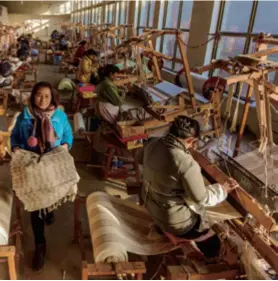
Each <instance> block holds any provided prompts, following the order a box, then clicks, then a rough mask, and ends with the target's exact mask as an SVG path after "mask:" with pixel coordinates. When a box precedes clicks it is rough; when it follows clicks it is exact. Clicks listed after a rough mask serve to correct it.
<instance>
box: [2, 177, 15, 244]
mask: <svg viewBox="0 0 278 281" xmlns="http://www.w3.org/2000/svg"><path fill="white" fill-rule="evenodd" d="M4 174H5V175H4ZM8 176H9V173H3V175H2V174H1V181H0V210H1V213H0V245H8V243H9V231H10V224H11V216H12V203H13V193H12V188H11V182H10V180H9V178H8ZM3 177H4V178H3Z"/></svg>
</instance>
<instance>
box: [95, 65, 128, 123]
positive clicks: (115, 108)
mask: <svg viewBox="0 0 278 281" xmlns="http://www.w3.org/2000/svg"><path fill="white" fill-rule="evenodd" d="M118 72H119V68H118V67H116V66H114V65H106V66H105V67H104V68H101V69H99V77H100V79H101V82H100V83H99V84H98V85H97V87H96V89H95V92H96V93H97V94H98V98H97V101H96V107H95V108H96V113H97V115H98V117H100V118H101V119H102V120H104V121H106V122H108V123H110V124H114V123H115V122H116V121H117V119H118V116H119V113H120V107H121V106H122V105H123V103H124V101H125V93H124V92H123V91H121V90H119V89H118V87H117V86H116V85H115V83H114V80H115V79H116V76H117V73H118Z"/></svg>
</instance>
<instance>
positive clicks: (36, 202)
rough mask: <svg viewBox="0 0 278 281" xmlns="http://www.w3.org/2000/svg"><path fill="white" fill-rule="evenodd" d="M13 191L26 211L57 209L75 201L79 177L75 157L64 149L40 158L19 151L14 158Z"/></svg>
mask: <svg viewBox="0 0 278 281" xmlns="http://www.w3.org/2000/svg"><path fill="white" fill-rule="evenodd" d="M11 175H12V184H13V189H14V191H15V193H16V195H17V197H18V198H19V199H20V200H21V201H22V202H23V204H24V208H25V210H27V211H29V212H32V211H36V210H44V209H48V210H49V211H51V210H53V209H56V208H57V207H58V206H60V205H61V204H62V203H63V202H66V201H68V200H71V201H73V200H74V199H75V196H76V193H77V183H78V181H79V176H78V174H77V172H76V169H75V166H74V161H73V158H72V156H71V155H70V154H69V153H68V152H67V151H66V150H65V149H64V148H62V147H58V148H56V149H54V150H53V151H51V152H49V153H46V154H44V155H43V156H40V155H38V154H36V153H33V152H30V151H26V150H19V151H17V152H16V153H14V154H13V156H12V161H11Z"/></svg>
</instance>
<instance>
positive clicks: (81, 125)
mask: <svg viewBox="0 0 278 281" xmlns="http://www.w3.org/2000/svg"><path fill="white" fill-rule="evenodd" d="M73 128H74V133H79V134H80V133H82V132H84V131H86V126H85V122H84V118H83V116H82V114H81V113H80V112H77V113H75V114H74V116H73Z"/></svg>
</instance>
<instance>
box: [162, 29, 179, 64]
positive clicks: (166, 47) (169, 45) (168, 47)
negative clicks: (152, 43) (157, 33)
mask: <svg viewBox="0 0 278 281" xmlns="http://www.w3.org/2000/svg"><path fill="white" fill-rule="evenodd" d="M175 42H176V39H175V35H168V34H167V35H164V36H163V49H162V53H163V54H165V55H168V56H174V49H175ZM164 67H166V68H169V69H172V61H168V60H165V61H164Z"/></svg>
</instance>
